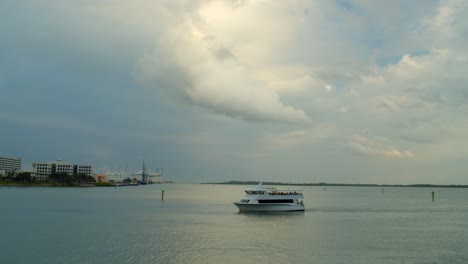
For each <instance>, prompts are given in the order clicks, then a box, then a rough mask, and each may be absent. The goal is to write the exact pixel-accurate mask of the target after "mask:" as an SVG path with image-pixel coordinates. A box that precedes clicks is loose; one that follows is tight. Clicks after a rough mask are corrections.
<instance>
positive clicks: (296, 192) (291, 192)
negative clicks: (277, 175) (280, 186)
mask: <svg viewBox="0 0 468 264" xmlns="http://www.w3.org/2000/svg"><path fill="white" fill-rule="evenodd" d="M267 193H268V194H269V195H302V190H276V191H269V192H267Z"/></svg>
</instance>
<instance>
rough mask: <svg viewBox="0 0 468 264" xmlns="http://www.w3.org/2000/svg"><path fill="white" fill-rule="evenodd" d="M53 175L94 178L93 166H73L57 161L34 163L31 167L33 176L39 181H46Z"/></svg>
mask: <svg viewBox="0 0 468 264" xmlns="http://www.w3.org/2000/svg"><path fill="white" fill-rule="evenodd" d="M52 173H67V174H68V175H73V174H86V175H88V176H93V175H94V172H93V166H90V165H78V164H71V163H70V162H67V161H63V160H56V161H50V162H33V164H32V166H31V176H33V177H36V179H37V180H45V179H47V177H49V176H50V175H51V174H52Z"/></svg>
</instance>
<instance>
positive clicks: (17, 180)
mask: <svg viewBox="0 0 468 264" xmlns="http://www.w3.org/2000/svg"><path fill="white" fill-rule="evenodd" d="M1 186H5V187H112V186H113V185H112V184H111V183H107V182H96V181H95V179H94V178H93V177H92V176H89V175H86V174H73V175H69V174H68V173H52V175H50V176H49V177H48V179H47V180H44V181H37V180H36V179H35V177H32V176H31V173H29V172H21V173H18V174H17V175H14V174H13V173H9V174H7V175H6V176H4V177H0V187H1Z"/></svg>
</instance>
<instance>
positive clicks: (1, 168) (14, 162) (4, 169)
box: [0, 157, 21, 176]
mask: <svg viewBox="0 0 468 264" xmlns="http://www.w3.org/2000/svg"><path fill="white" fill-rule="evenodd" d="M19 171H21V158H6V157H0V175H1V176H5V175H6V174H7V173H10V172H13V173H16V172H19Z"/></svg>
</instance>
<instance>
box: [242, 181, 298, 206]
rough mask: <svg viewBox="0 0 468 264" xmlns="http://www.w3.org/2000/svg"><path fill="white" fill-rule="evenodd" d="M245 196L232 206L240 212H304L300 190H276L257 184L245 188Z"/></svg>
mask: <svg viewBox="0 0 468 264" xmlns="http://www.w3.org/2000/svg"><path fill="white" fill-rule="evenodd" d="M245 193H246V195H245V196H244V197H243V198H242V199H241V200H240V201H239V202H235V203H234V204H235V205H236V206H237V208H239V211H240V212H287V211H304V202H303V198H304V196H303V194H302V190H278V189H276V188H275V187H264V186H263V185H262V183H259V184H258V185H257V186H254V187H247V188H245Z"/></svg>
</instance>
